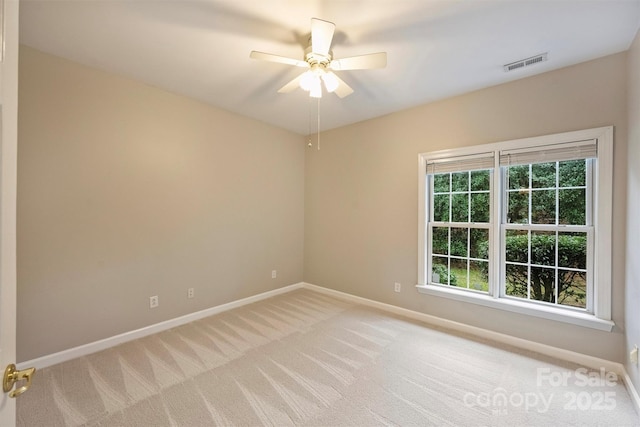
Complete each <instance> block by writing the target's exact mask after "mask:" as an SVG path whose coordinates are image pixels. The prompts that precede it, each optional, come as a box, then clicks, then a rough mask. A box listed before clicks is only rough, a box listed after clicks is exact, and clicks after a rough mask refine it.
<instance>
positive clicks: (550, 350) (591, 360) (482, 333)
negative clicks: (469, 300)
mask: <svg viewBox="0 0 640 427" xmlns="http://www.w3.org/2000/svg"><path fill="white" fill-rule="evenodd" d="M302 287H304V288H306V289H310V290H313V291H316V292H321V293H324V294H327V295H331V296H334V297H337V298H341V299H346V300H349V301H352V302H354V303H358V304H362V305H367V306H370V307H375V308H378V309H381V310H385V311H388V312H390V313H394V314H398V315H400V316H404V317H408V318H410V319H414V320H418V321H421V322H424V323H428V324H430V325H434V326H439V327H442V328H446V329H451V330H454V331H457V332H462V333H466V334H470V335H474V336H476V337H480V338H485V339H489V340H492V341H496V342H499V343H502V344H507V345H511V346H514V347H517V348H521V349H524V350H529V351H533V352H536V353H540V354H543V355H545V356H550V357H553V358H555V359H559V360H564V361H567V362H573V363H576V364H578V365H582V366H585V367H588V368H592V369H600V368H604V369H605V370H606V371H609V372H614V373H615V374H616V375H618V376H619V377H620V378H622V380H623V382H624V384H625V387H626V388H627V390H628V392H629V396H630V397H631V400H632V401H633V404H634V406H635V409H636V412H637V413H638V414H640V395H639V394H638V391H637V390H636V388H635V386H634V385H633V383H632V381H631V378H630V377H629V374H628V373H627V371H626V369H625V368H624V365H623V364H621V363H618V362H612V361H610V360H606V359H601V358H598V357H593V356H589V355H586V354H582V353H577V352H575V351H570V350H565V349H562V348H557V347H553V346H550V345H546V344H541V343H537V342H534V341H529V340H525V339H522V338H517V337H513V336H511V335H506V334H502V333H499V332H494V331H490V330H488V329H482V328H478V327H476V326H471V325H467V324H464V323H459V322H454V321H452V320H447V319H442V318H440V317H436V316H431V315H429V314H425V313H420V312H417V311H413V310H408V309H406V308H402V307H398V306H395V305H391V304H385V303H382V302H378V301H374V300H370V299H367V298H362V297H358V296H355V295H351V294H347V293H345V292H340V291H336V290H334V289H328V288H323V287H322V286H317V285H313V284H311V283H302Z"/></svg>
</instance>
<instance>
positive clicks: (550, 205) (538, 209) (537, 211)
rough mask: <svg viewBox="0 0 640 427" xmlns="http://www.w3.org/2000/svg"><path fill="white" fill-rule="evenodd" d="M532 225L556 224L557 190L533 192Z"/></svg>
mask: <svg viewBox="0 0 640 427" xmlns="http://www.w3.org/2000/svg"><path fill="white" fill-rule="evenodd" d="M531 223H532V224H555V223H556V190H533V191H532V192H531Z"/></svg>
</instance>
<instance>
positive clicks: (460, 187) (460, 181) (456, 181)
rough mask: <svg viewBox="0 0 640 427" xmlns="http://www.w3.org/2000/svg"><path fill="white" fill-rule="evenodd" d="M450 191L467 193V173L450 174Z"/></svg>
mask: <svg viewBox="0 0 640 427" xmlns="http://www.w3.org/2000/svg"><path fill="white" fill-rule="evenodd" d="M451 191H469V172H455V173H452V174H451Z"/></svg>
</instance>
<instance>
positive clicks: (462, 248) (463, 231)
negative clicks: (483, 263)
mask: <svg viewBox="0 0 640 427" xmlns="http://www.w3.org/2000/svg"><path fill="white" fill-rule="evenodd" d="M468 241H469V229H468V228H452V229H451V255H455V256H463V257H467V256H468V254H467V252H468V250H467V245H468Z"/></svg>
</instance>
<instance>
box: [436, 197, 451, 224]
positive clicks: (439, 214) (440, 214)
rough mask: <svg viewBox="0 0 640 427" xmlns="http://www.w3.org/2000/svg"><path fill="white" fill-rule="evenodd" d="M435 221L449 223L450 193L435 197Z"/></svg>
mask: <svg viewBox="0 0 640 427" xmlns="http://www.w3.org/2000/svg"><path fill="white" fill-rule="evenodd" d="M433 220H434V221H442V222H448V221H449V193H446V194H434V195H433Z"/></svg>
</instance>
